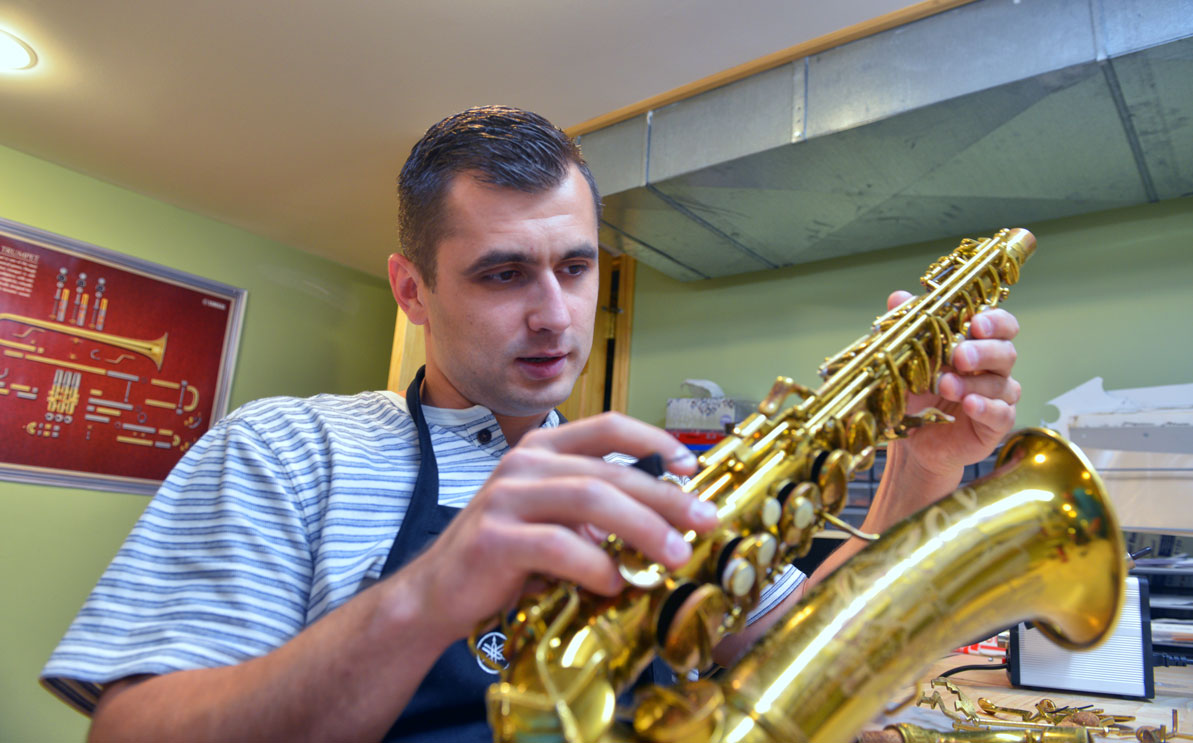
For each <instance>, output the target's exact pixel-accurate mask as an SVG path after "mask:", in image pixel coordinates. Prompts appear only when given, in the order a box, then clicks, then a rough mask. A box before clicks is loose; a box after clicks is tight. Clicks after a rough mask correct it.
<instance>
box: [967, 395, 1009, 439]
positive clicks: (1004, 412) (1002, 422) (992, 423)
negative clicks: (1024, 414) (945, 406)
mask: <svg viewBox="0 0 1193 743" xmlns="http://www.w3.org/2000/svg"><path fill="white" fill-rule="evenodd" d="M961 408H962V410H964V411H965V414H966V415H967V416H969V419H970V421H971V422H972V424H973V427H974V431H975V432H977V433H978V434H979V435H983V438H985V439H986V441H987V443H988V444H990V445H994V444H996V443H998V442H999V441H1000V440H1001V439H1002V437H1003V436H1005V435H1007V433H1008V432H1009V431H1010V430H1011V429H1012V428H1014V427H1015V406H1014V405H1011V404H1009V403H1006V402H1004V401H1002V400H990V399H987V398H984V397H981V396H980V395H969V396H968V397H966V398H965V400H963V401H962V403H961Z"/></svg>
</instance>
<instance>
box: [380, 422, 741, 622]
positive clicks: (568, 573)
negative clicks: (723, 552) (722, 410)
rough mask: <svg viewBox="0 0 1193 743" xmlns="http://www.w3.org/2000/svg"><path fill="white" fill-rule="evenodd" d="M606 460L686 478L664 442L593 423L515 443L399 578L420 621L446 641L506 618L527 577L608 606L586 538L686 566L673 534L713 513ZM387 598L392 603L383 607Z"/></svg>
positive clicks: (679, 450)
mask: <svg viewBox="0 0 1193 743" xmlns="http://www.w3.org/2000/svg"><path fill="white" fill-rule="evenodd" d="M610 452H621V453H624V454H630V455H633V456H636V457H645V456H648V455H650V454H652V453H658V454H660V455H661V456H662V457H663V459H664V461H665V462H667V465H668V469H669V470H670V471H671V472H673V473H674V474H677V475H690V474H692V473H693V472H694V471H695V469H696V459H695V457H694V456H692V454H691V453H690V452H689V451H688V450H687V449H686V448H684V447H683V446H682V445H681V444H679V443H678V442H677V441H676V440H675V439H674V438H673V437H671V436H670V435H669V434H668V433H666V432H665V431H663V430H661V429H658V428H655V427H654V426H650V425H648V424H645V423H642V422H640V421H637V420H634V419H632V418H629V417H628V416H625V415H621V414H619V413H605V414H602V415H599V416H595V417H592V418H586V419H584V420H580V421H576V422H574V423H569V424H567V425H564V426H560V427H558V428H554V429H538V430H536V431H532V432H531V433H529V434H527V435H526V436H525V437H523V439H522V440H521V441H520V442H519V443H518V445H517V446H515V447H514V448H512V449H511V450H510V451H509V452H508V453H506V454H505V456H504V457H503V458H502V460H501V463H500V464H498V466H497V468H496V469H495V470H494V471H493V474H492V475H491V476H490V478H489V480H488V482H486V483H485V485H484V487H482V488H481V490H480V491H479V492H478V493H477V494H476V496H475V497H474V498H473V499H472V502H471V503H470V504H469V505H468V507H466V508H465V509H463V511H461V512H460V513H459V514H458V515H457V516H456V517H455V518H454V519H453V520H452V523H451V525H450V526H449V527H448V528H447V530H445V531H444V533H443V534H442V535H441V536H440V537H439V538H438V539H436V540H435V542H434V543H433V544H432V546H431V547H430V548H428V549H427V551H426V552H424V553H423V554H422V555H420V556H419V557H418V558H417V559H416V560H415V561H414V562H412V563H411V564H410V565H408V566H407V567H406V568H404V569H403V570H402V571H399V572H400V573H404V574H405V576H404V577H405V578H406V579H407V580H409V581H410V583H407V585H408V586H409V585H410V584H411V583H413V585H415V586H417V587H418V591H419V593H421V597H420V598H421V600H420V601H419V603H420V604H421V605H422V608H423V610H424V611H428V612H430V613H431V615H432V616H435V617H436V618H437V621H438V622H441V623H442V624H441V626H442V627H443V629H444V630H445V632H448V633H450V636H451V637H452V638H453V639H458V638H460V637H465V636H467V635H468V633H470V632H471V631H472V630H473V628H474V627H475V626H476V624H477V623H478V622H480V621H483V620H484V619H487V618H489V617H491V616H493V615H494V614H495V613H497V612H499V611H503V610H505V609H508V608H510V607H511V606H512V605H513V603H514V602H515V600H516V599H517V597H518V595H519V594H520V592H521V591H522V588H523V586H524V585H525V583H526V581H527V579H528V578H529V577H530V576H532V575H542V576H548V577H554V578H560V579H563V580H568V581H573V582H575V583H576V584H578V585H579V586H581V587H582V588H585V589H588V590H590V591H593V592H596V593H600V594H605V595H612V594H614V593H616V592H617V591H619V590H620V589H621V587H622V581H621V578H620V576H619V574H618V571H617V567H616V565H615V564H614V561H613V559H612V558H611V557H610V556H609V555H608V553H606V552H605V550H603V549H602V548H601V547H600V546H599V545H597V544H594V542H593V540H592V539H591V538H590V537H589V536H588V534H587V532H590V531H598V532H611V533H615V534H617V535H618V536H619V537H621V538H622V539H623V540H625V542H626V543H627V544H628V545H629V546H631V547H634V548H636V549H638V550H639V551H641V552H642V553H643V554H644V555H646V556H647V557H648V558H650V559H652V560H655V561H657V562H661V563H663V564H664V565H665V566H667V567H668V568H671V569H675V568H678V567H679V566H681V565H682V564H683V563H685V562H686V561H687V560H688V558H689V557H690V556H691V547H690V546H689V545H688V544H687V543H686V542H685V541H684V540H683V537H682V534H681V532H682V531H687V530H696V531H697V532H701V531H705V530H708V529H711V528H712V527H714V526H715V525H716V523H717V520H716V513H715V508H714V507H713V506H712V505H711V504H703V503H700V502H699V501H697V500H696V498H695V497H693V496H692V495H689V494H687V493H684V492H683V491H682V490H680V489H679V488H678V487H676V486H675V485H674V484H673V483H670V482H667V481H664V480H657V479H655V478H653V477H651V476H649V475H647V474H645V473H643V472H640V471H638V470H637V469H634V468H632V467H623V466H619V465H615V464H610V463H608V462H605V461H603V460H602V459H601V457H602V456H604V455H605V454H608V453H610ZM395 598H396V597H395Z"/></svg>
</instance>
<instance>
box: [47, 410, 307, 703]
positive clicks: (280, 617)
mask: <svg viewBox="0 0 1193 743" xmlns="http://www.w3.org/2000/svg"><path fill="white" fill-rule="evenodd" d="M311 565H312V558H311V551H310V547H309V544H308V535H307V530H306V527H305V521H304V518H303V514H302V511H301V507H300V502H299V500H298V498H297V497H296V494H295V493H294V492H293V488H292V487H291V484H290V480H289V478H288V476H287V474H286V468H285V467H284V466H283V465H282V463H281V462H280V460H279V458H278V456H276V454H275V452H274V451H272V450H271V449H270V447H269V446H267V445H266V444H265V443H264V442H263V441H262V439H261V437H260V436H259V435H257V432H256V431H255V430H254V429H253V428H252V426H251V425H249V424H248V423H247V422H244V421H241V420H237V419H225V420H224V421H222V422H220V423H219V424H217V425H216V426H215V427H213V428H212V429H211V430H210V431H208V432H207V434H205V435H204V436H203V437H202V438H201V439H200V440H199V441H198V442H196V444H195V446H194V447H192V448H191V450H190V451H189V452H187V454H186V455H185V456H184V457H183V459H182V460H181V461H180V462H179V463H178V465H177V466H176V467H175V468H174V470H173V472H171V473H170V475H169V477H168V478H167V479H166V481H165V482H164V483H163V484H162V487H161V488H160V490H159V491H158V493H157V495H156V496H154V498H153V500H152V501H151V502H150V503H149V506H148V507H147V508H146V509H145V512H144V513H143V514H142V515H141V518H140V519H139V520H138V521H137V524H136V526H135V527H134V528H133V530H132V532H131V533H130V534H129V536H128V538H127V539H126V540H125V542H124V544H123V546H121V548H120V551H119V552H118V553H117V554H116V557H115V558H114V559H113V560H112V563H111V564H110V565H109V566H108V568H107V570H106V571H105V572H104V574H103V576H102V577H101V578H100V580H99V583H98V584H97V585H96V586H95V589H94V590H93V591H92V592H91V595H90V596H88V598H87V601H86V603H85V604H84V605H83V608H82V610H81V611H80V612H79V614H78V616H77V617H76V618H75V620H74V622H73V623H72V624H71V625H70V628H69V629H68V630H67V632H66V635H65V637H63V639H62V642H61V643H60V644H59V645H58V647H57V648H56V649H55V650H54V653H53V654H52V655H51V657H50V659H49V661H48V662H47V663H46V666H45V668H44V669H43V671H42V683H43V685H45V686H46V687H47V688H48V689H50V691H52V692H54V693H55V694H57V695H58V696H59V697H61V698H62V699H63V701H65V702H67V703H68V704H70V705H71V706H74V707H75V708H77V709H79V710H80V711H81V712H83V713H85V714H90V713H91V711H93V709H94V706H95V702H96V699H97V698H98V695H99V691H100V689H101V685H102V684H105V683H108V682H111V681H115V680H117V679H121V678H124V677H126V676H131V675H135V674H163V673H168V672H171V671H179V670H187V669H195V668H209V667H215V666H223V665H230V664H234V663H238V662H240V661H243V660H246V659H248V658H252V657H256V656H260V655H263V654H265V653H267V652H269V651H270V650H273V649H274V648H277V647H279V646H280V645H282V644H284V643H285V642H286V641H288V640H289V639H290V638H292V637H293V636H295V635H296V634H298V632H300V631H301V630H302V628H303V627H304V626H305V624H306V615H307V604H308V594H309V592H310V585H311V575H312V567H311Z"/></svg>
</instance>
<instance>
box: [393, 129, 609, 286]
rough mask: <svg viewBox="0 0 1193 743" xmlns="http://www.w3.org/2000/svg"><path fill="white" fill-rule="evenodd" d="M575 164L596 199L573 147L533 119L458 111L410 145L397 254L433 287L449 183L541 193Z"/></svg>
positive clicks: (596, 201) (596, 200)
mask: <svg viewBox="0 0 1193 743" xmlns="http://www.w3.org/2000/svg"><path fill="white" fill-rule="evenodd" d="M573 164H574V165H576V166H577V167H579V169H580V173H581V174H583V176H584V179H585V180H586V181H588V187H589V188H590V189H591V190H592V201H593V208H594V209H596V216H597V219H598V220H599V219H600V216H601V197H600V194H599V193H598V191H597V186H596V181H595V180H593V177H592V173H590V172H589V170H588V165H587V164H586V163H585V162H584V158H583V157H581V155H580V148H579V147H578V146H576V143H575V142H573V141H572V140H571V138H569V137H568V135H566V134H564V133H563V131H561V130H560V129H558V128H557V127H556V126H555V125H553V124H552V123H551V122H549V121H547V120H546V119H544V118H543V117H542V116H539V115H538V114H535V113H531V112H529V111H523V110H521V109H517V108H509V107H507V106H482V107H478V108H470V109H468V110H466V111H461V112H460V113H458V114H455V115H453V116H449V117H447V118H446V119H444V120H443V121H440V122H439V123H438V124H435V125H434V126H432V127H431V128H430V129H428V130H427V133H426V134H424V135H423V138H422V139H420V140H419V141H418V143H417V144H416V145H414V149H412V150H411V151H410V157H409V158H408V159H407V160H406V164H405V165H404V166H402V174H401V175H400V176H399V177H398V201H399V217H398V240H399V241H400V243H401V246H402V253H403V254H404V255H405V256H406V257H407V258H408V259H409V260H410V262H411V263H413V264H414V267H415V268H417V269H418V272H419V273H420V274H421V275H422V277H423V280H424V281H426V282H427V286H429V287H430V288H431V289H432V290H434V288H435V263H436V261H435V245H436V243H437V242H438V241H439V239H440V238H441V237H442V235H443V232H444V225H443V222H444V214H443V211H444V202H445V200H446V196H447V189H448V187H449V186H450V185H451V182H452V179H453V178H454V177H455V176H456V175H458V174H460V173H465V172H466V173H468V174H469V175H471V176H472V177H475V178H476V179H477V180H479V181H481V182H482V183H488V184H492V185H494V186H499V187H502V188H513V189H517V190H519V191H524V192H526V193H540V192H543V191H549V190H551V189H553V188H556V187H557V186H559V185H560V184H561V183H563V181H564V180H565V179H566V178H567V174H568V169H569V167H570V166H571V165H573Z"/></svg>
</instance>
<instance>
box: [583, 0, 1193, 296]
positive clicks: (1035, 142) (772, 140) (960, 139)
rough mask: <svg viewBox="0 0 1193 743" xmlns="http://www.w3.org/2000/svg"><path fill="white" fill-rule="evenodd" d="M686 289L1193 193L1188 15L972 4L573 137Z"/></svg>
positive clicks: (634, 232) (1162, 6)
mask: <svg viewBox="0 0 1193 743" xmlns="http://www.w3.org/2000/svg"><path fill="white" fill-rule="evenodd" d="M581 146H582V147H583V150H584V155H585V157H586V158H587V159H588V161H589V163H590V165H591V167H592V171H593V174H594V175H595V177H596V180H597V184H598V185H599V186H600V188H601V191H602V193H603V194H604V198H605V215H604V220H603V224H602V233H601V240H602V242H604V243H605V244H606V245H608V246H610V247H611V248H613V249H615V250H620V251H623V252H626V253H629V254H631V255H633V256H635V257H636V258H638V259H639V260H641V261H642V262H643V263H646V264H648V265H650V266H653V267H655V268H657V269H658V270H660V271H662V272H663V273H665V274H667V275H669V276H672V277H674V278H676V279H681V280H692V279H701V278H709V277H715V276H728V275H731V274H737V273H744V272H747V271H758V270H763V269H769V268H775V267H778V266H787V265H792V264H796V263H803V262H807V261H814V260H820V259H824V258H831V257H836V256H842V255H847V254H851V253H859V252H864V251H869V250H877V249H881V248H887V247H892V246H896V245H903V244H908V243H912V242H919V241H924V240H930V239H936V238H942V237H948V236H955V235H960V234H976V233H982V232H986V231H989V230H991V229H995V228H998V227H1002V226H1026V227H1030V226H1031V224H1032V223H1034V222H1038V221H1041V220H1045V219H1052V218H1055V217H1062V216H1067V215H1073V214H1081V213H1085V212H1093V211H1100V210H1104V209H1110V208H1114V207H1121V206H1128V205H1132V204H1139V203H1143V202H1147V201H1157V200H1160V199H1169V198H1175V197H1179V196H1188V195H1190V194H1193V0H979V1H978V2H974V3H971V4H968V5H963V6H961V7H958V8H955V9H953V10H950V11H947V12H944V13H941V14H939V15H935V16H931V17H928V18H925V19H923V20H920V21H917V22H915V23H911V24H908V25H906V26H903V27H900V28H897V29H893V30H890V31H886V32H883V33H880V34H877V35H875V36H871V37H868V38H865V39H862V40H860V41H856V42H853V43H850V44H847V45H845V46H841V47H838V48H835V49H832V50H829V51H827V52H824V53H821V54H817V55H814V56H811V57H808V58H806V59H801V60H797V61H795V62H792V63H789V64H786V65H783V66H782V67H778V68H775V69H771V70H769V71H766V72H762V73H759V74H756V75H753V76H751V77H748V78H745V79H743V80H739V81H737V82H734V83H731V84H729V85H726V86H724V87H721V88H718V89H715V90H712V91H709V92H707V93H704V94H702V95H699V96H696V97H694V98H689V99H686V100H683V101H680V102H678V103H674V104H672V105H669V106H666V107H662V108H659V109H656V110H653V111H650V112H648V113H646V114H643V115H640V116H637V117H636V118H633V119H630V120H628V121H623V122H621V123H618V124H614V125H612V126H609V127H606V128H604V129H600V130H598V131H595V132H591V133H589V134H585V135H584V136H583V137H582V138H581Z"/></svg>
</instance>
